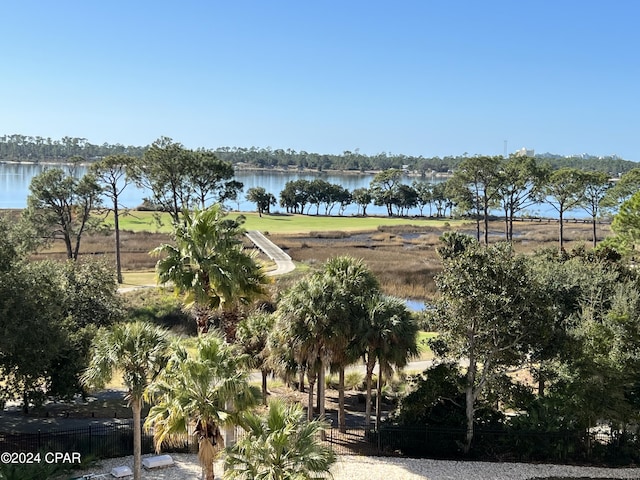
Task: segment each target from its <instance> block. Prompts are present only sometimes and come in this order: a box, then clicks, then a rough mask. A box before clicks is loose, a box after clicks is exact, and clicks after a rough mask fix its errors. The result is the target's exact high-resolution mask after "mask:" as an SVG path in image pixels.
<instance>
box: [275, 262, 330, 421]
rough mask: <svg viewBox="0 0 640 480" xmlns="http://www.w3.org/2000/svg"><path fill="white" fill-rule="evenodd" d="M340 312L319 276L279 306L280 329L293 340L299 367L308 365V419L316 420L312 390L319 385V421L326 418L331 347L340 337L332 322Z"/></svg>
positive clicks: (295, 289)
mask: <svg viewBox="0 0 640 480" xmlns="http://www.w3.org/2000/svg"><path fill="white" fill-rule="evenodd" d="M337 308H338V306H337V305H336V304H335V303H333V299H332V298H331V288H330V287H329V286H328V285H327V282H326V281H324V279H323V278H322V277H320V276H318V275H313V276H312V277H311V278H307V279H304V280H302V281H300V282H298V283H297V284H296V285H294V286H293V287H292V288H291V289H290V290H288V291H287V292H286V293H285V295H284V296H283V298H282V299H281V301H280V304H279V305H278V316H279V322H280V328H282V329H283V330H284V331H286V332H287V335H288V336H289V337H290V338H291V339H292V351H293V353H294V355H295V356H296V360H297V362H298V364H299V365H306V370H307V380H308V381H309V402H308V412H307V413H308V418H309V420H312V419H313V389H314V384H315V383H316V378H317V383H318V400H319V406H320V411H319V415H320V417H323V416H324V413H325V410H324V376H325V371H326V368H327V367H328V366H329V361H330V359H331V343H332V342H334V341H335V337H336V336H337V335H339V334H340V332H339V330H338V329H337V328H334V327H336V325H335V324H334V323H333V322H331V315H332V313H333V312H334V311H335V310H336V309H337Z"/></svg>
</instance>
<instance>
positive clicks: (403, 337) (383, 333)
mask: <svg viewBox="0 0 640 480" xmlns="http://www.w3.org/2000/svg"><path fill="white" fill-rule="evenodd" d="M417 334H418V326H417V324H416V322H415V321H414V319H413V317H412V315H411V312H410V311H409V310H408V309H407V306H406V305H405V303H404V302H403V301H402V300H401V299H399V298H395V297H388V296H384V295H378V296H376V297H374V298H372V299H371V302H370V304H369V322H368V324H367V325H365V328H364V330H363V331H362V332H360V334H359V335H358V338H360V341H361V347H362V352H363V353H364V357H365V361H366V382H367V398H366V407H365V418H366V422H367V428H368V427H369V425H370V419H371V390H372V377H373V369H374V367H375V364H376V362H377V363H378V385H377V397H376V423H375V427H376V429H377V428H378V427H379V425H380V419H381V412H380V406H381V397H382V385H383V377H384V376H385V375H386V376H390V375H392V374H393V366H396V367H399V368H402V367H404V366H406V365H407V363H408V361H409V359H410V358H411V357H415V356H417V355H418V345H417Z"/></svg>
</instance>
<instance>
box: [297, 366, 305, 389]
mask: <svg viewBox="0 0 640 480" xmlns="http://www.w3.org/2000/svg"><path fill="white" fill-rule="evenodd" d="M298 391H299V392H302V393H304V369H302V368H300V373H298Z"/></svg>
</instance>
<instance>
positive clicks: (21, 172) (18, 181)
mask: <svg viewBox="0 0 640 480" xmlns="http://www.w3.org/2000/svg"><path fill="white" fill-rule="evenodd" d="M46 168H50V167H48V166H46V165H27V164H0V208H25V207H26V206H27V196H28V195H29V184H30V183H31V179H32V178H33V177H34V176H35V175H37V174H39V173H41V172H42V171H43V170H44V169H46ZM85 173H86V167H76V170H75V172H74V174H75V175H77V176H81V175H84V174H85ZM316 178H322V179H323V180H326V181H327V182H330V183H337V184H340V185H342V186H343V187H345V188H346V189H348V190H349V191H353V190H355V189H356V188H361V187H364V188H367V187H369V184H370V183H371V180H372V179H373V175H337V174H313V173H298V172H271V171H260V172H255V171H238V172H237V173H236V180H238V181H240V182H242V183H243V184H244V190H243V193H241V194H240V196H239V199H238V201H236V202H229V203H228V205H227V206H228V207H230V208H233V209H236V210H240V211H254V210H255V204H253V203H251V202H248V201H247V200H246V199H245V193H246V192H247V190H248V189H249V188H252V187H264V188H265V189H266V190H267V191H268V192H270V193H272V194H273V195H274V196H275V197H276V198H279V196H280V192H281V191H282V190H283V189H284V186H285V184H286V183H287V182H288V181H289V180H298V179H305V180H314V179H316ZM413 180H414V177H407V178H406V179H405V181H404V182H405V183H408V184H411V183H412V182H413ZM427 180H429V179H427ZM433 181H441V180H439V179H433ZM145 196H148V193H147V192H145V191H144V190H141V189H138V188H136V186H135V185H129V186H128V187H127V188H126V189H125V190H124V192H123V194H122V196H121V204H122V205H123V206H125V207H127V208H135V207H136V206H138V205H140V204H141V203H142V199H143V198H144V197H145ZM278 210H281V208H280V207H279V206H276V207H273V209H272V211H278ZM314 211H315V208H312V212H314ZM320 212H321V213H322V212H323V207H321V208H320ZM428 212H429V208H428V207H425V210H424V213H425V214H428ZM332 213H333V214H337V213H338V208H337V207H334V209H333V210H332ZM367 213H369V214H371V215H386V208H385V207H376V206H375V205H370V206H369V207H367ZM411 213H412V214H415V215H417V214H419V210H418V209H417V208H416V209H414V210H412V212H411ZM495 213H496V214H497V215H500V214H501V212H495ZM527 213H528V214H529V215H535V216H543V217H550V218H557V216H558V215H557V212H556V211H555V210H554V209H553V208H552V207H550V206H549V205H546V204H541V205H535V206H533V207H532V208H530V209H529V210H528V211H527ZM344 214H345V215H355V214H357V206H356V205H350V206H348V207H347V208H346V209H345V213H344ZM586 216H587V215H586V214H585V212H584V211H580V210H577V211H574V212H570V213H569V214H568V215H567V217H572V218H585V217H586Z"/></svg>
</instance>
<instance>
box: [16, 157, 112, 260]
mask: <svg viewBox="0 0 640 480" xmlns="http://www.w3.org/2000/svg"><path fill="white" fill-rule="evenodd" d="M29 190H30V192H31V193H30V194H29V196H28V197H27V205H28V207H27V209H26V210H25V211H24V218H25V219H26V220H27V221H28V222H29V224H30V225H31V226H32V227H33V228H34V229H35V230H36V231H37V232H38V233H39V235H40V236H41V237H42V238H45V239H48V240H49V241H53V240H55V239H62V240H63V241H64V244H65V247H66V250H67V258H69V259H73V260H77V259H78V254H79V251H80V242H81V240H82V236H83V235H84V234H86V233H90V232H98V231H101V230H103V227H102V221H101V219H100V218H97V217H94V216H92V215H91V213H92V210H94V209H95V208H97V207H99V206H100V205H101V198H100V193H101V191H102V189H101V188H100V186H99V185H98V183H97V182H96V179H95V177H94V176H93V175H91V174H88V175H85V176H84V177H82V178H81V179H77V178H75V177H73V176H72V175H70V174H65V172H64V171H63V170H62V169H61V168H52V169H49V170H45V171H43V172H42V173H41V174H39V175H36V176H35V177H33V178H32V179H31V185H30V186H29Z"/></svg>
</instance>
